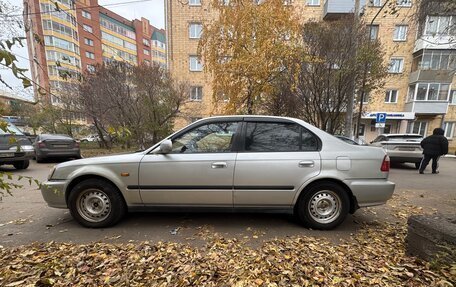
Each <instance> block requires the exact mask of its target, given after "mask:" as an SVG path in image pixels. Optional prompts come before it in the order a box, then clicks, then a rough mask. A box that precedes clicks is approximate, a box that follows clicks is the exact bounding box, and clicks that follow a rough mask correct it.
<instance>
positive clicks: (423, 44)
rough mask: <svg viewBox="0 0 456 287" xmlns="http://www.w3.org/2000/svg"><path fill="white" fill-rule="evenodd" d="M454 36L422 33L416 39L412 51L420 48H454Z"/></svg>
mask: <svg viewBox="0 0 456 287" xmlns="http://www.w3.org/2000/svg"><path fill="white" fill-rule="evenodd" d="M454 48H455V46H454V36H451V35H435V36H434V35H422V36H421V37H420V38H418V39H416V41H415V47H414V48H413V53H415V52H418V51H420V50H426V49H427V50H451V49H454Z"/></svg>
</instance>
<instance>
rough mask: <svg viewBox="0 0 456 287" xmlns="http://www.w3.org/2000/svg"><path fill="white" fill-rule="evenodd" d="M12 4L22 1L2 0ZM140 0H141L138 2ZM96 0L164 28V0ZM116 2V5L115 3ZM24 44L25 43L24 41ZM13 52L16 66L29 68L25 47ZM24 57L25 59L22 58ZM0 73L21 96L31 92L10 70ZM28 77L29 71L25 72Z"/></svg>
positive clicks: (126, 16)
mask: <svg viewBox="0 0 456 287" xmlns="http://www.w3.org/2000/svg"><path fill="white" fill-rule="evenodd" d="M4 1H5V2H9V3H11V4H14V5H18V6H22V1H18V0H4ZM139 1H141V2H139ZM139 1H138V0H98V3H99V4H100V5H108V6H107V7H106V8H108V9H109V10H112V11H114V12H115V13H117V14H119V15H121V16H123V17H125V18H127V19H129V20H132V19H135V18H137V19H140V18H141V17H144V18H147V19H149V21H150V23H151V24H152V25H153V26H155V27H157V28H163V29H164V28H165V16H164V14H165V12H164V0H139ZM125 2H133V3H130V4H119V3H125ZM116 4H118V5H116ZM24 44H26V43H24ZM13 53H15V54H17V55H18V56H17V58H18V66H19V67H21V68H27V69H30V64H29V62H28V60H26V59H28V58H29V55H28V50H27V47H24V48H21V47H14V48H13ZM24 58H25V59H24ZM0 75H1V77H2V79H3V80H5V81H6V82H7V83H9V84H10V85H11V86H13V87H14V89H15V90H16V91H18V92H20V93H21V94H22V95H23V96H27V95H28V94H30V95H31V94H32V91H31V90H30V89H27V90H29V91H24V90H23V89H22V87H21V82H20V81H19V80H17V79H16V78H15V77H14V76H13V75H12V74H11V70H5V69H0ZM27 76H29V77H30V73H27ZM0 89H2V90H4V89H5V86H4V84H2V83H0Z"/></svg>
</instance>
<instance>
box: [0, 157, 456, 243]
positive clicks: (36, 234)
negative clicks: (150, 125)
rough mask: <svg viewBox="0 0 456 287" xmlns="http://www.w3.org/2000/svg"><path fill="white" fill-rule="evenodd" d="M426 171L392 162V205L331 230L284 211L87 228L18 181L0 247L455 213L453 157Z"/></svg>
mask: <svg viewBox="0 0 456 287" xmlns="http://www.w3.org/2000/svg"><path fill="white" fill-rule="evenodd" d="M54 164H55V163H44V164H37V163H35V162H32V163H31V165H30V167H29V168H28V169H27V170H25V171H21V172H19V171H16V170H14V169H13V168H12V167H11V168H10V167H8V166H2V167H1V169H0V171H7V172H11V173H12V174H13V176H17V175H23V176H31V177H33V178H36V179H38V180H45V179H46V177H47V174H48V172H49V170H50V169H51V168H52V166H53V165H54ZM427 172H428V173H426V174H423V175H420V174H418V172H417V171H416V170H415V169H414V168H413V166H412V165H408V164H401V165H393V168H392V169H391V172H390V179H391V180H392V181H393V182H395V183H396V191H395V201H394V203H390V204H388V205H386V206H380V207H372V208H367V209H360V210H358V211H357V212H356V213H355V214H354V215H349V216H348V217H347V219H346V220H345V222H344V223H343V224H342V225H341V226H339V227H338V228H337V229H335V230H332V231H317V230H309V229H306V228H303V227H302V226H300V225H299V224H298V223H296V221H295V220H294V219H293V218H292V217H291V216H287V215H280V214H231V213H221V214H217V213H209V214H208V213H132V214H129V215H128V216H127V217H126V218H125V219H124V220H123V221H121V222H120V223H119V224H118V225H116V226H114V227H111V228H106V229H88V228H84V227H81V226H80V225H78V224H77V223H76V222H75V221H74V220H73V219H72V218H71V216H70V214H69V212H68V210H62V209H54V208H50V207H48V206H47V205H46V203H45V202H44V200H43V199H42V197H41V193H40V192H39V191H38V190H37V189H36V187H35V186H30V185H29V184H28V182H26V181H22V182H21V183H22V184H23V185H24V187H23V188H21V189H16V190H13V196H4V197H3V199H2V201H1V202H0V246H5V247H6V246H16V245H22V244H28V243H31V242H35V241H38V242H48V241H61V242H74V243H87V242H93V241H104V242H129V241H131V240H133V241H145V240H148V241H151V242H156V241H175V242H187V243H189V244H201V243H202V241H201V238H202V237H201V235H202V234H203V235H204V234H205V233H210V234H215V233H218V234H220V235H222V236H224V237H228V238H239V239H246V238H248V239H249V242H250V243H252V244H254V245H255V244H258V243H261V242H262V241H264V240H267V239H271V238H284V237H287V236H293V235H302V236H315V237H322V238H326V239H328V240H330V241H333V242H337V241H338V240H340V239H348V238H349V237H350V235H352V234H353V233H356V232H357V230H358V229H359V228H360V226H361V224H362V223H363V222H367V223H372V222H375V221H394V220H397V219H395V218H394V217H393V216H391V214H392V210H393V209H394V208H396V209H397V208H400V204H401V201H404V202H405V201H406V202H407V204H412V205H414V206H415V205H416V206H417V207H422V208H423V209H424V210H428V211H431V210H432V211H439V212H442V213H450V212H452V213H454V212H455V210H456V177H455V175H456V158H443V159H441V161H440V174H430V172H429V171H427ZM15 182H17V181H16V180H15ZM398 206H399V207H398ZM203 237H204V236H203Z"/></svg>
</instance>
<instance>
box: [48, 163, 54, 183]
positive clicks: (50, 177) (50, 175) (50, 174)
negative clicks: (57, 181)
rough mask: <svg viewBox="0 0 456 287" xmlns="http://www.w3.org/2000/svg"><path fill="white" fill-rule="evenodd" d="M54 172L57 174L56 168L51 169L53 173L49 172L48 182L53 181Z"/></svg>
mask: <svg viewBox="0 0 456 287" xmlns="http://www.w3.org/2000/svg"><path fill="white" fill-rule="evenodd" d="M54 172H55V166H54V167H53V168H51V171H50V172H49V175H48V177H47V179H48V180H51V179H52V176H53V175H54Z"/></svg>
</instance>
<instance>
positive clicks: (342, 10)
mask: <svg viewBox="0 0 456 287" xmlns="http://www.w3.org/2000/svg"><path fill="white" fill-rule="evenodd" d="M365 5H366V0H361V1H360V6H361V7H360V9H359V11H360V13H363V11H364V6H365ZM354 11H355V0H326V2H325V7H324V10H323V19H324V20H336V19H338V18H340V17H341V16H343V15H346V14H350V13H353V12H354Z"/></svg>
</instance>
